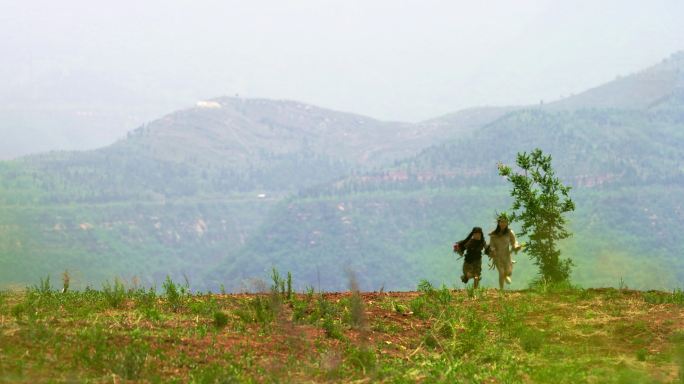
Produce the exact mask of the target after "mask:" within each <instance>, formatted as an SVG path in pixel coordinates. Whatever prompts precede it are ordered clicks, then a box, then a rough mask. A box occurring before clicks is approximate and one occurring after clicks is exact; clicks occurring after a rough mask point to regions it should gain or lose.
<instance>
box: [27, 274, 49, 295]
mask: <svg viewBox="0 0 684 384" xmlns="http://www.w3.org/2000/svg"><path fill="white" fill-rule="evenodd" d="M31 290H32V291H33V292H35V293H36V294H38V295H39V296H49V295H51V294H52V284H50V275H48V276H46V277H45V279H43V278H42V277H41V278H40V282H39V283H38V285H34V286H33V288H32V289H31Z"/></svg>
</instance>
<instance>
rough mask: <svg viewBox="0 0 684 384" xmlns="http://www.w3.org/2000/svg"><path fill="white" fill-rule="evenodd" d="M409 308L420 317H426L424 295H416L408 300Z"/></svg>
mask: <svg viewBox="0 0 684 384" xmlns="http://www.w3.org/2000/svg"><path fill="white" fill-rule="evenodd" d="M409 308H410V309H411V312H413V315H414V316H416V317H418V318H420V319H426V318H427V317H428V313H427V301H426V300H425V298H424V297H416V298H415V299H413V300H411V301H409Z"/></svg>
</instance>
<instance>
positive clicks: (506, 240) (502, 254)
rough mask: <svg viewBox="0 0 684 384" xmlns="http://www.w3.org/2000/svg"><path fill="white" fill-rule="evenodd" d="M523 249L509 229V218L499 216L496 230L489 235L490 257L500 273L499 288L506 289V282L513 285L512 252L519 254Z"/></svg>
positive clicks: (502, 215) (503, 215)
mask: <svg viewBox="0 0 684 384" xmlns="http://www.w3.org/2000/svg"><path fill="white" fill-rule="evenodd" d="M520 248H522V246H521V245H520V244H518V240H517V239H516V238H515V233H513V230H511V228H509V227H508V217H507V216H506V215H505V214H501V215H499V216H498V218H497V220H496V229H495V230H493V231H492V232H490V233H489V257H491V258H492V259H493V260H494V265H496V269H497V270H498V271H499V288H500V289H504V282H505V283H508V284H510V283H511V275H513V260H512V259H511V251H513V252H518V251H519V250H520Z"/></svg>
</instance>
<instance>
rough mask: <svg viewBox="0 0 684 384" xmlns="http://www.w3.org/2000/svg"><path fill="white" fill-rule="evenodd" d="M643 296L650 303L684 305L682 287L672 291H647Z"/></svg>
mask: <svg viewBox="0 0 684 384" xmlns="http://www.w3.org/2000/svg"><path fill="white" fill-rule="evenodd" d="M642 297H643V298H644V301H645V302H647V303H649V304H676V305H679V306H684V291H682V290H681V289H675V290H673V291H672V292H671V293H665V292H657V291H649V292H645V293H644V294H643V295H642Z"/></svg>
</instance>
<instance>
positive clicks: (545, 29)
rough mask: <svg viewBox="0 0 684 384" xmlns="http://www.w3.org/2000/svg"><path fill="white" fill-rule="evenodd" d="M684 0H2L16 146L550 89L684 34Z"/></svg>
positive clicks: (448, 104)
mask: <svg viewBox="0 0 684 384" xmlns="http://www.w3.org/2000/svg"><path fill="white" fill-rule="evenodd" d="M683 16H684V1H681V0H653V1H648V2H645V1H631V0H621V1H614V0H592V1H585V0H577V1H572V0H566V1H558V0H516V1H497V0H492V1H477V2H476V1H468V2H466V1H437V0H420V1H413V0H405V1H401V0H363V1H358V0H342V1H337V0H330V1H326V0H301V1H287V0H269V1H267V0H249V1H232V0H223V1H203V0H193V1H183V0H164V1H159V0H147V1H139V0H137V1H131V0H118V1H93V0H61V1H53V0H49V1H44V0H27V1H14V0H13V1H9V0H0V57H2V60H0V84H2V86H1V87H0V134H1V135H2V136H3V137H4V140H2V141H0V159H6V158H12V157H16V156H18V155H23V154H26V153H35V152H40V151H45V150H53V149H85V148H95V147H98V146H103V145H106V144H108V143H110V142H112V141H114V140H116V138H119V137H122V136H123V135H125V132H127V131H129V130H132V129H134V128H136V127H137V126H139V125H141V124H142V123H144V122H148V121H151V120H153V119H155V118H158V117H160V116H162V115H164V114H166V113H169V112H172V111H174V110H177V109H182V108H188V107H191V106H193V105H194V104H195V102H196V101H198V100H203V99H209V98H212V97H218V96H234V95H239V96H241V97H261V98H274V99H292V100H298V101H302V102H307V103H311V104H315V105H318V106H322V107H327V108H331V109H335V110H341V111H347V112H355V113H359V114H363V115H368V116H371V117H375V118H378V119H383V120H400V121H420V120H424V119H429V118H434V117H437V116H440V115H443V114H447V113H451V112H455V111H457V110H459V109H464V108H469V107H476V106H483V105H521V104H537V103H539V101H540V100H544V101H545V102H548V101H552V100H556V99H559V98H561V97H564V96H569V95H571V94H575V93H579V92H581V91H583V90H586V89H587V88H590V87H593V86H597V85H600V84H601V83H604V82H607V81H610V80H613V79H615V78H616V77H617V76H619V75H622V76H624V75H629V74H631V73H634V72H636V71H639V70H641V69H643V68H645V67H648V66H650V65H653V64H656V63H658V62H659V61H661V60H662V59H664V58H666V57H667V56H669V55H670V54H672V53H674V52H675V51H678V50H682V49H684V23H683V22H682V20H683V19H684V17H683Z"/></svg>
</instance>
